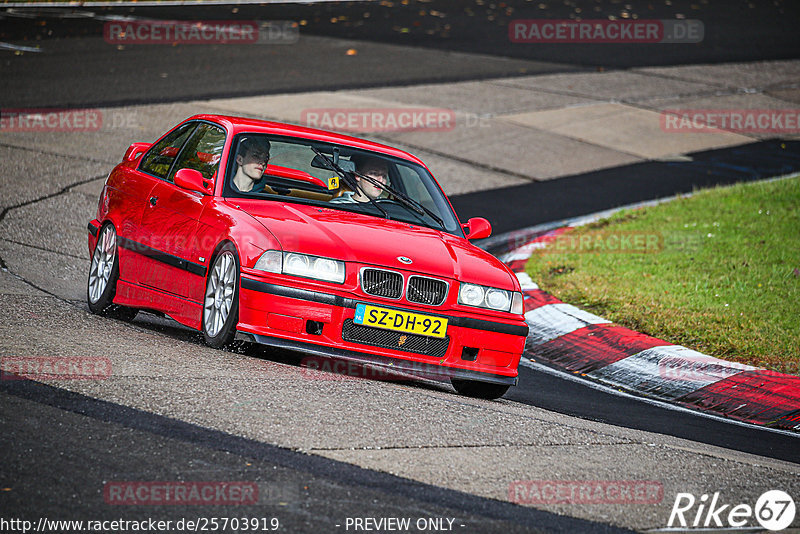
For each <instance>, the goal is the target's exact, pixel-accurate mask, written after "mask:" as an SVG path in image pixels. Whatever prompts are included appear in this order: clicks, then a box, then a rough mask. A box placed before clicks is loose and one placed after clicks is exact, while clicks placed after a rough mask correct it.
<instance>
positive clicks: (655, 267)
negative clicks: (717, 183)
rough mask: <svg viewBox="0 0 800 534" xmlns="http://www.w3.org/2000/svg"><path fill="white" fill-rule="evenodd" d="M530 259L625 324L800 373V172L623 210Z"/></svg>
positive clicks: (563, 287)
mask: <svg viewBox="0 0 800 534" xmlns="http://www.w3.org/2000/svg"><path fill="white" fill-rule="evenodd" d="M526 269H527V272H528V274H530V276H531V278H532V279H533V280H535V281H536V282H537V283H538V284H539V286H540V287H541V288H542V289H543V290H545V291H547V292H549V293H551V294H553V295H555V296H556V297H558V298H559V299H561V300H563V301H564V302H568V303H570V304H574V305H576V306H579V307H582V308H583V309H586V310H588V311H591V312H593V313H596V314H598V315H601V316H603V317H605V318H607V319H609V320H611V321H613V322H615V323H617V324H620V325H622V326H626V327H628V328H631V329H633V330H637V331H639V332H643V333H646V334H649V335H651V336H655V337H658V338H661V339H664V340H666V341H669V342H671V343H675V344H679V345H684V346H686V347H690V348H692V349H695V350H698V351H700V352H704V353H706V354H710V355H713V356H717V357H720V358H724V359H727V360H733V361H738V362H742V363H747V364H751V365H758V366H761V367H766V368H768V369H773V370H776V371H780V372H784V373H789V374H800V176H794V177H792V178H788V179H784V180H776V181H771V182H758V183H746V184H738V185H735V186H729V187H718V188H713V189H706V190H701V191H696V192H695V194H694V195H692V196H690V197H682V198H679V199H677V200H674V201H671V202H667V203H664V204H660V205H658V206H654V207H648V208H641V209H636V210H623V211H620V212H618V213H616V214H614V215H613V216H612V217H609V218H608V219H604V220H602V221H598V222H596V223H593V224H590V225H587V226H583V227H579V228H575V229H571V230H569V231H567V232H566V233H564V234H562V235H561V236H559V237H557V238H556V239H554V240H553V241H552V242H551V243H550V244H549V246H548V247H547V248H545V249H540V250H538V251H536V253H534V255H533V256H532V257H531V259H530V261H529V262H528V264H527V267H526Z"/></svg>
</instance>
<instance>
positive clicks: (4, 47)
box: [0, 42, 42, 52]
mask: <svg viewBox="0 0 800 534" xmlns="http://www.w3.org/2000/svg"><path fill="white" fill-rule="evenodd" d="M0 49H1V50H14V51H19V52H41V51H42V49H41V48H34V47H32V46H21V45H15V44H11V43H3V42H0Z"/></svg>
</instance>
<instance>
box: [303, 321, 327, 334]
mask: <svg viewBox="0 0 800 534" xmlns="http://www.w3.org/2000/svg"><path fill="white" fill-rule="evenodd" d="M323 324H325V323H322V322H320V321H306V333H307V334H311V335H312V336H321V335H322V325H323Z"/></svg>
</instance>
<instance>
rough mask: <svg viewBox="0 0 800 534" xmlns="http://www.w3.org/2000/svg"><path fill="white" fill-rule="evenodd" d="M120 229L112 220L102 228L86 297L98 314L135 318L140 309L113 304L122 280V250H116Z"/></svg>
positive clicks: (124, 319) (91, 309) (92, 263)
mask: <svg viewBox="0 0 800 534" xmlns="http://www.w3.org/2000/svg"><path fill="white" fill-rule="evenodd" d="M117 251H118V247H117V231H116V229H115V228H114V225H113V224H106V225H105V226H103V228H101V229H100V233H99V234H98V236H97V244H96V245H95V247H94V252H93V253H92V261H91V263H90V264H89V277H88V279H87V282H86V301H87V303H88V304H89V310H90V311H91V312H92V313H95V314H97V315H103V316H105V317H111V318H113V319H120V320H123V321H132V320H133V318H134V317H136V314H137V313H138V311H139V310H137V309H135V308H127V307H125V306H120V305H118V304H114V295H116V293H117V281H118V280H119V254H117Z"/></svg>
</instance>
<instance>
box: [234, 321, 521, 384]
mask: <svg viewBox="0 0 800 534" xmlns="http://www.w3.org/2000/svg"><path fill="white" fill-rule="evenodd" d="M236 339H237V340H240V341H249V342H251V343H259V344H261V345H267V346H270V347H275V348H280V349H286V350H295V351H299V352H305V353H308V354H313V355H315V356H323V357H328V358H339V359H343V360H349V361H352V362H357V363H360V364H364V365H373V366H377V367H380V368H383V369H386V370H387V371H390V372H395V373H398V374H405V375H410V376H413V377H418V378H423V379H428V380H437V381H440V382H443V381H446V380H448V379H450V378H457V379H461V380H474V381H476V382H488V383H491V384H501V385H507V386H516V385H517V377H516V376H503V375H494V374H490V373H481V372H479V371H472V370H469V369H458V368H456V367H447V366H443V365H435V364H430V363H424V362H413V361H408V360H402V359H400V358H388V357H386V356H378V355H372V354H364V353H361V352H356V351H352V350H347V349H341V348H337V347H327V346H324V345H315V344H313V343H304V342H302V341H294V340H290V339H281V338H276V337H271V336H264V335H261V334H252V333H250V332H242V331H238V332H236Z"/></svg>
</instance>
